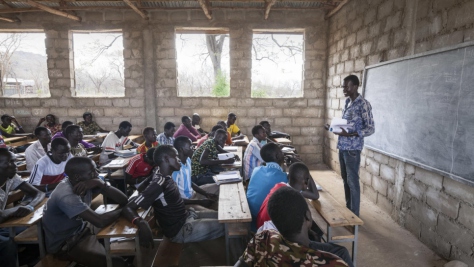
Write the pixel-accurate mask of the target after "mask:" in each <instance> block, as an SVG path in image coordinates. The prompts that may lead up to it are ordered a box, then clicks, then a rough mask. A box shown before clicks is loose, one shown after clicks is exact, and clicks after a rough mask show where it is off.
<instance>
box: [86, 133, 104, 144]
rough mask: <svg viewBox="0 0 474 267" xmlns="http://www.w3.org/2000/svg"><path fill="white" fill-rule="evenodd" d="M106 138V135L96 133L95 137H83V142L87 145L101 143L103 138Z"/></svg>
mask: <svg viewBox="0 0 474 267" xmlns="http://www.w3.org/2000/svg"><path fill="white" fill-rule="evenodd" d="M106 136H107V134H106V133H98V134H96V135H84V137H83V139H82V140H83V141H86V142H88V143H91V142H101V141H104V138H105V137H106Z"/></svg>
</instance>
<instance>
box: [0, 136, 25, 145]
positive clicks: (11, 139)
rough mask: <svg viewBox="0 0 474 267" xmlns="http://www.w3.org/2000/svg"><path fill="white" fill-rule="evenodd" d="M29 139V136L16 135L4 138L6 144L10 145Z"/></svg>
mask: <svg viewBox="0 0 474 267" xmlns="http://www.w3.org/2000/svg"><path fill="white" fill-rule="evenodd" d="M27 139H28V136H16V137H8V138H3V140H4V141H5V144H7V145H9V144H10V143H15V142H20V141H26V140H27Z"/></svg>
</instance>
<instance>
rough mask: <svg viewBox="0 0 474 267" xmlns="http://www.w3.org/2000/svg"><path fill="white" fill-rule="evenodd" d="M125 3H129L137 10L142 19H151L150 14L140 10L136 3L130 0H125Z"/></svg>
mask: <svg viewBox="0 0 474 267" xmlns="http://www.w3.org/2000/svg"><path fill="white" fill-rule="evenodd" d="M123 2H124V3H125V4H127V5H128V6H129V7H130V8H131V9H133V11H135V12H137V13H138V15H140V16H141V17H142V19H146V20H147V19H149V18H148V14H147V13H146V11H144V10H140V9H139V8H138V7H137V6H136V5H134V4H133V3H132V2H131V1H130V0H123Z"/></svg>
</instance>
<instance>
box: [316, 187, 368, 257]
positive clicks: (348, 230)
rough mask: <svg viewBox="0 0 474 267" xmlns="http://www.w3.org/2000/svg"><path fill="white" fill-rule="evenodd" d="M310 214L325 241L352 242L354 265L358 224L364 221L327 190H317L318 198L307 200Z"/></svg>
mask: <svg viewBox="0 0 474 267" xmlns="http://www.w3.org/2000/svg"><path fill="white" fill-rule="evenodd" d="M308 202H309V208H310V211H311V216H312V218H313V220H314V221H315V222H316V224H318V225H324V224H325V225H327V227H326V229H324V228H322V229H321V230H323V233H324V234H325V236H326V241H327V242H330V243H344V242H351V243H352V262H353V263H354V266H356V255H357V243H358V231H359V225H363V224H364V222H363V221H362V220H361V219H360V218H359V217H357V216H356V215H355V214H354V213H353V212H352V211H350V210H349V209H348V208H346V206H343V205H341V204H339V202H337V201H336V200H335V199H334V197H332V196H331V195H330V194H329V193H328V192H327V191H325V190H324V189H323V191H319V199H318V200H308Z"/></svg>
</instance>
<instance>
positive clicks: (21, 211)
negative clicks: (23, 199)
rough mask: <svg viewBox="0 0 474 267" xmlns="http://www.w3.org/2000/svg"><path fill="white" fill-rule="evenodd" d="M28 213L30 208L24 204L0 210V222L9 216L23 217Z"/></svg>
mask: <svg viewBox="0 0 474 267" xmlns="http://www.w3.org/2000/svg"><path fill="white" fill-rule="evenodd" d="M30 213H31V209H29V208H27V207H25V206H16V207H13V208H9V209H4V210H0V223H3V222H4V221H6V220H8V218H10V217H25V216H26V215H28V214H30Z"/></svg>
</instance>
